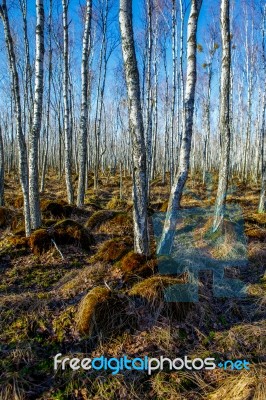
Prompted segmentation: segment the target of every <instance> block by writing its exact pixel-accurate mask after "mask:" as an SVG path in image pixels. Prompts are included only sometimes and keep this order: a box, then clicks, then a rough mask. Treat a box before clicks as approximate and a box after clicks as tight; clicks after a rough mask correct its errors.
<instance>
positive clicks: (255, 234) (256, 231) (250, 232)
mask: <svg viewBox="0 0 266 400" xmlns="http://www.w3.org/2000/svg"><path fill="white" fill-rule="evenodd" d="M245 235H246V236H247V237H248V238H249V239H255V240H259V241H264V240H265V239H266V229H263V228H247V229H245Z"/></svg>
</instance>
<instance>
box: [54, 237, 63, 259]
mask: <svg viewBox="0 0 266 400" xmlns="http://www.w3.org/2000/svg"><path fill="white" fill-rule="evenodd" d="M51 242H52V243H53V245H54V247H55V248H56V250H57V251H58V253H59V254H60V256H61V257H62V260H64V259H65V257H64V256H63V254H62V252H61V250H60V249H59V248H58V246H57V244H56V243H55V241H54V240H53V239H51Z"/></svg>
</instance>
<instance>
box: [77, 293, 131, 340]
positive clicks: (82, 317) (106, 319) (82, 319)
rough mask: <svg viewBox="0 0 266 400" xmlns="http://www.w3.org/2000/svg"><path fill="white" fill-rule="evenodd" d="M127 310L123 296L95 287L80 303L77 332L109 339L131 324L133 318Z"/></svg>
mask: <svg viewBox="0 0 266 400" xmlns="http://www.w3.org/2000/svg"><path fill="white" fill-rule="evenodd" d="M129 309H130V306H129V300H128V298H127V297H126V296H125V295H122V294H118V293H113V292H111V290H109V289H107V288H106V287H104V286H97V287H95V288H93V289H92V290H91V291H90V292H89V293H87V294H86V295H85V297H84V298H83V299H82V300H81V302H80V305H79V307H78V311H77V315H76V325H77V329H78V332H79V333H80V334H82V335H86V336H88V337H92V336H100V337H101V338H106V339H107V338H110V337H111V336H113V335H116V334H118V333H119V332H120V331H121V330H124V329H126V328H127V326H131V325H132V324H133V321H134V320H135V317H134V315H133V313H130V312H129Z"/></svg>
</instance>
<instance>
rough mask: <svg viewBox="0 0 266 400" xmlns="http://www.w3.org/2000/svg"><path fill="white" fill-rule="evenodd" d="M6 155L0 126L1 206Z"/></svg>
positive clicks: (0, 203) (1, 203)
mask: <svg viewBox="0 0 266 400" xmlns="http://www.w3.org/2000/svg"><path fill="white" fill-rule="evenodd" d="M4 178H5V157H4V146H3V136H2V128H1V126H0V206H4V204H5V202H4V183H5V180H4Z"/></svg>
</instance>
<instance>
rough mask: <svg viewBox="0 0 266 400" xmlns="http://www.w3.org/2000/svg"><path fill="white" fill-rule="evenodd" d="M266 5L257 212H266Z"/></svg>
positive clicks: (265, 10) (264, 10)
mask: <svg viewBox="0 0 266 400" xmlns="http://www.w3.org/2000/svg"><path fill="white" fill-rule="evenodd" d="M265 41H266V5H265V6H264V9H263V40H262V46H263V49H262V50H263V72H264V81H265V85H264V90H265V92H264V96H263V110H262V127H261V191H260V202H259V208H258V212H259V213H265V212H266V137H265V136H266V134H265V113H266V43H265Z"/></svg>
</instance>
